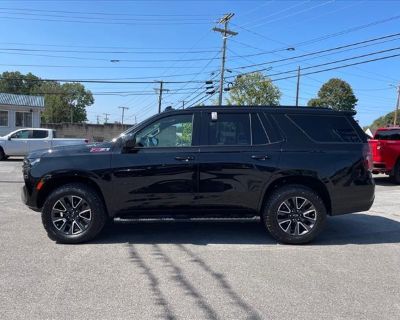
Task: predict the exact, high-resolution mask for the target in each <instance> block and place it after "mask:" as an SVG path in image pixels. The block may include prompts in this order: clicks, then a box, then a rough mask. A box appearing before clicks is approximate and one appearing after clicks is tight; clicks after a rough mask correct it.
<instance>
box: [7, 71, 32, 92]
mask: <svg viewBox="0 0 400 320" xmlns="http://www.w3.org/2000/svg"><path fill="white" fill-rule="evenodd" d="M38 79H39V78H38V77H36V76H35V75H33V74H32V73H30V72H29V73H28V74H26V75H23V74H22V73H20V72H18V71H15V72H8V71H5V72H3V73H2V74H1V79H0V92H4V93H15V94H31V92H32V91H33V90H35V89H36V88H37V87H38V86H40V84H39V82H38V81H37V80H38Z"/></svg>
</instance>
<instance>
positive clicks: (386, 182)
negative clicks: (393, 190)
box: [374, 176, 399, 187]
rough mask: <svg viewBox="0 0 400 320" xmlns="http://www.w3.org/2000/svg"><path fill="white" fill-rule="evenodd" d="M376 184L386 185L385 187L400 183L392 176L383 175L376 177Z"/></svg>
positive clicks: (395, 185) (396, 185)
mask: <svg viewBox="0 0 400 320" xmlns="http://www.w3.org/2000/svg"><path fill="white" fill-rule="evenodd" d="M374 180H375V184H376V185H377V186H385V187H398V186H399V185H398V184H396V183H395V182H393V181H392V180H391V179H390V177H388V176H383V177H374Z"/></svg>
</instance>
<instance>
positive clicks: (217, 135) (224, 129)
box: [207, 112, 251, 146]
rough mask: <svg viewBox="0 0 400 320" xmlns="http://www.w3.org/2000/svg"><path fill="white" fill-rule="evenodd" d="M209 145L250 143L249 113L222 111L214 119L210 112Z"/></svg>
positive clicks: (208, 116)
mask: <svg viewBox="0 0 400 320" xmlns="http://www.w3.org/2000/svg"><path fill="white" fill-rule="evenodd" d="M207 118H208V121H207V122H208V128H207V135H208V139H207V140H208V143H207V144H208V145H211V146H215V145H227V146H232V145H250V144H251V138H250V117H249V114H248V113H221V112H218V114H217V119H212V115H211V113H208V115H207Z"/></svg>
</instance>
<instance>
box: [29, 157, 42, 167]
mask: <svg viewBox="0 0 400 320" xmlns="http://www.w3.org/2000/svg"><path fill="white" fill-rule="evenodd" d="M28 160H29V164H30V166H31V167H33V166H34V165H35V164H38V163H39V162H40V158H31V159H28Z"/></svg>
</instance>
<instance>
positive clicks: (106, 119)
mask: <svg viewBox="0 0 400 320" xmlns="http://www.w3.org/2000/svg"><path fill="white" fill-rule="evenodd" d="M103 114H104V118H105V120H104V124H106V123H107V122H108V116H110V115H111V114H110V113H103Z"/></svg>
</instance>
